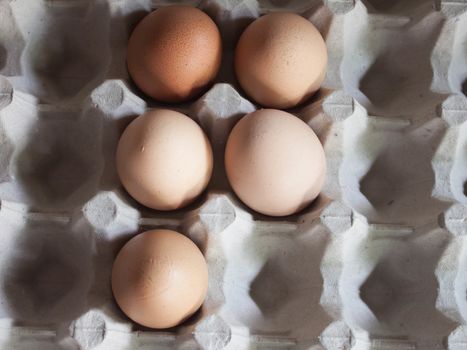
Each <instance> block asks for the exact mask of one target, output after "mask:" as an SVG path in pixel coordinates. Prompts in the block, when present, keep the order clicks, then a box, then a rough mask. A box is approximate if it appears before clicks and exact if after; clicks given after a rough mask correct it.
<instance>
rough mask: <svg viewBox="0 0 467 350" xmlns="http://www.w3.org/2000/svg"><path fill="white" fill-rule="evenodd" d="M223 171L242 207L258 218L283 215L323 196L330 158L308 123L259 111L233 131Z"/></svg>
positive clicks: (264, 110)
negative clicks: (256, 213)
mask: <svg viewBox="0 0 467 350" xmlns="http://www.w3.org/2000/svg"><path fill="white" fill-rule="evenodd" d="M225 170H226V173H227V177H228V179H229V182H230V185H231V186H232V188H233V190H234V192H235V193H236V194H237V196H238V197H239V198H240V199H241V200H242V202H243V203H245V204H246V205H247V206H249V207H250V208H251V209H253V210H255V211H257V212H259V213H263V214H266V215H271V216H285V215H290V214H293V213H296V212H298V211H300V210H301V209H303V208H305V207H306V206H307V205H308V204H310V203H311V202H312V201H313V200H314V199H315V198H316V197H317V196H318V195H319V193H320V191H321V188H322V186H323V183H324V180H325V173H326V158H325V155H324V150H323V147H322V145H321V143H320V141H319V139H318V137H317V136H316V135H315V133H314V132H313V130H312V129H311V128H310V127H309V126H308V125H307V124H306V123H305V122H303V121H302V120H300V119H299V118H297V117H295V116H293V115H291V114H289V113H286V112H283V111H280V110H276V109H261V110H258V111H256V112H253V113H250V114H248V115H246V116H245V117H243V118H242V119H241V120H240V121H239V122H238V123H237V124H236V125H235V127H234V128H233V130H232V132H231V134H230V136H229V138H228V140H227V145H226V149H225Z"/></svg>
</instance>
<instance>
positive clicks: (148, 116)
mask: <svg viewBox="0 0 467 350" xmlns="http://www.w3.org/2000/svg"><path fill="white" fill-rule="evenodd" d="M116 166H117V172H118V175H119V177H120V180H121V182H122V184H123V186H124V187H125V189H126V190H127V191H128V193H129V194H130V195H131V196H132V197H133V198H134V199H135V200H137V201H138V202H140V203H141V204H143V205H145V206H147V207H150V208H153V209H157V210H174V209H179V208H182V207H184V206H186V205H188V204H189V203H191V202H192V201H193V200H194V199H195V198H196V197H197V196H198V195H199V194H200V193H201V192H202V191H203V190H204V189H205V188H206V186H207V185H208V183H209V179H210V177H211V173H212V168H213V155H212V149H211V145H210V143H209V140H208V138H207V137H206V135H205V134H204V132H203V130H202V129H201V128H200V127H199V125H198V124H196V122H194V121H193V120H192V119H190V118H189V117H187V116H186V115H184V114H182V113H179V112H176V111H172V110H168V109H155V110H152V111H149V112H147V113H145V114H143V115H141V116H139V117H137V118H136V119H134V120H133V121H132V122H131V123H130V124H129V125H128V127H127V128H126V129H125V131H124V132H123V134H122V136H121V138H120V140H119V142H118V146H117V155H116Z"/></svg>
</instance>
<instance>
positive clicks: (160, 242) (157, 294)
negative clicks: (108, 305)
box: [112, 230, 208, 328]
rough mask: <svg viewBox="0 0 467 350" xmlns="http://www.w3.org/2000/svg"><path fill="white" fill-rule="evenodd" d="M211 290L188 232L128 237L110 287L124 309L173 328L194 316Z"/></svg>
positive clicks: (152, 325) (138, 318)
mask: <svg viewBox="0 0 467 350" xmlns="http://www.w3.org/2000/svg"><path fill="white" fill-rule="evenodd" d="M207 288H208V269H207V265H206V261H205V259H204V256H203V254H202V253H201V251H200V250H199V249H198V247H197V246H196V245H195V244H194V243H193V242H192V241H191V240H190V239H189V238H187V237H185V236H184V235H182V234H180V233H178V232H175V231H171V230H152V231H147V232H144V233H141V234H139V235H137V236H135V237H133V238H132V239H131V240H130V241H128V242H127V243H126V244H125V245H124V246H123V248H122V249H121V250H120V252H119V253H118V255H117V258H116V259H115V262H114V264H113V268H112V291H113V294H114V297H115V300H116V301H117V304H118V305H119V306H120V308H121V309H122V311H123V312H124V313H125V314H126V315H127V316H128V317H129V318H131V319H132V320H133V321H135V322H136V323H139V324H141V325H143V326H146V327H150V328H169V327H174V326H176V325H178V324H180V323H181V322H183V321H184V320H186V319H187V318H189V317H190V316H191V315H193V314H194V313H195V312H196V311H197V310H198V309H199V307H200V306H201V304H202V303H203V301H204V299H205V297H206V293H207Z"/></svg>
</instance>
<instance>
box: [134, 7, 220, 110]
mask: <svg viewBox="0 0 467 350" xmlns="http://www.w3.org/2000/svg"><path fill="white" fill-rule="evenodd" d="M221 56H222V42H221V36H220V33H219V30H218V28H217V26H216V24H215V23H214V22H213V21H212V20H211V18H210V17H209V16H208V15H207V14H205V13H204V12H203V11H201V10H199V9H197V8H194V7H189V6H168V7H162V8H159V9H157V10H155V11H153V12H151V13H150V14H149V15H147V16H146V17H145V18H143V20H142V21H141V22H140V23H139V24H138V25H137V26H136V28H135V30H134V31H133V33H132V35H131V37H130V40H129V43H128V52H127V65H128V71H129V73H130V76H131V77H132V79H133V80H134V82H135V83H136V85H138V87H139V88H140V89H141V90H142V91H143V92H144V93H146V94H147V95H149V96H151V97H153V98H155V99H157V100H160V101H163V102H181V101H185V100H188V99H191V98H193V97H194V96H197V95H198V94H200V93H201V92H202V91H203V90H204V89H205V88H206V87H207V85H209V84H210V83H211V82H212V81H213V80H214V78H215V77H216V75H217V72H218V70H219V67H220V63H221Z"/></svg>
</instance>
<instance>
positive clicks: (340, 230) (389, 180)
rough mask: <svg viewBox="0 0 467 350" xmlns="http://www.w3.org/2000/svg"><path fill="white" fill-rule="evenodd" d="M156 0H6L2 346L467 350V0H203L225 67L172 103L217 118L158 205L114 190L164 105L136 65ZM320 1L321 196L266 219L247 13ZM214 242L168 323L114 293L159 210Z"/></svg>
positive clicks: (312, 115)
mask: <svg viewBox="0 0 467 350" xmlns="http://www.w3.org/2000/svg"><path fill="white" fill-rule="evenodd" d="M171 3H172V2H170V1H149V0H138V1H133V0H107V1H99V0H98V1H90V0H49V1H47V0H16V1H15V0H12V1H10V0H0V75H1V76H0V143H1V147H0V165H1V166H0V199H1V208H0V227H1V232H2V238H1V239H0V247H1V254H0V283H1V284H0V286H1V287H0V301H1V302H0V344H2V348H4V349H21V350H22V349H39V350H42V349H43V350H50V349H53V350H55V349H66V350H68V349H96V350H103V349H112V350H120V349H122V350H123V349H125V350H129V349H182V350H183V349H212V350H217V349H235V350H237V349H239V350H241V349H307V350H322V349H328V350H339V349H353V350H364V349H365V350H366V349H375V350H376V349H378V350H382V349H391V350H393V349H395V350H405V349H428V350H431V349H434V350H435V349H436V350H438V349H448V350H461V349H467V345H466V344H467V342H466V339H467V300H466V298H465V295H466V290H467V277H466V276H467V274H466V272H467V271H466V270H467V253H466V250H467V248H466V247H467V245H466V244H467V243H465V242H464V240H465V238H464V237H465V235H466V234H467V122H466V120H467V98H466V94H467V49H466V48H467V11H466V10H467V2H466V1H465V0H457V1H456V0H450V1H443V0H434V1H430V0H411V1H402V0H400V1H389V0H387V1H385V0H371V1H370V0H365V1H363V0H362V1H360V0H355V1H354V0H323V1H316V0H308V1H298V0H264V1H253V0H222V1H221V0H219V1H213V0H202V1H181V2H177V3H184V4H189V5H192V6H198V7H200V8H202V9H203V10H205V11H206V12H207V13H208V14H209V15H210V16H211V17H212V18H213V19H214V20H215V21H216V22H217V23H218V25H219V27H220V30H221V33H222V36H223V38H224V46H225V54H224V58H223V64H222V67H221V71H220V73H219V77H218V79H217V81H216V83H215V84H214V85H213V86H212V87H211V88H210V89H209V90H208V91H207V92H206V93H205V94H204V95H203V96H201V97H200V98H198V99H197V100H196V101H192V102H189V103H185V104H180V105H170V106H168V107H169V108H174V109H177V110H179V111H181V112H183V113H186V114H188V115H190V116H191V117H192V118H194V119H195V120H196V121H197V122H199V124H200V125H201V126H202V127H203V129H204V130H205V131H206V133H207V134H208V136H209V138H210V140H211V142H212V145H213V150H214V157H215V167H214V174H213V178H212V181H211V183H210V185H209V187H208V190H207V191H206V193H205V194H203V195H202V196H201V198H199V199H198V200H197V201H196V202H195V203H193V204H192V205H190V206H189V207H188V208H186V209H184V210H179V211H175V212H170V213H162V212H157V211H153V210H149V209H147V208H144V207H142V206H140V205H139V204H138V203H136V202H135V201H134V200H132V199H131V198H130V197H129V196H128V195H127V194H126V193H125V191H124V190H123V189H122V188H121V185H120V182H119V180H118V177H117V175H116V170H115V163H114V154H115V148H116V144H117V142H118V138H119V135H120V134H121V132H122V130H123V129H124V128H125V126H126V125H127V124H128V123H129V121H130V120H132V118H134V117H135V116H136V115H139V114H141V113H143V112H144V111H146V110H148V109H151V108H155V107H159V106H161V105H160V104H158V103H156V102H155V101H153V100H151V99H148V98H147V97H145V96H144V95H143V94H141V93H140V92H139V91H138V89H137V88H136V87H135V86H134V85H133V84H132V83H131V81H130V79H129V77H128V74H127V71H126V68H125V51H126V44H127V41H128V37H129V34H130V33H131V30H132V28H133V27H134V26H135V24H136V23H137V22H138V21H139V20H140V19H141V18H142V17H143V16H144V15H145V14H146V13H147V12H148V11H150V10H152V9H154V8H157V7H159V6H164V5H167V4H171ZM283 10H286V11H293V12H296V13H299V14H301V15H303V16H305V17H306V18H309V19H310V20H311V21H312V22H313V23H314V24H315V25H316V27H317V28H318V29H319V30H320V31H321V33H322V34H323V36H324V37H325V39H326V43H327V46H328V53H329V65H328V70H327V77H326V80H325V82H324V84H323V89H321V91H320V92H319V93H318V94H317V95H316V96H315V97H313V98H312V99H311V100H310V101H309V102H307V103H305V104H304V105H303V106H300V107H297V108H294V109H292V110H290V112H291V113H293V114H295V115H296V116H297V117H300V118H302V119H303V120H304V121H305V122H307V123H308V124H309V125H310V127H311V128H313V130H314V131H315V132H316V133H317V135H318V137H319V138H320V140H321V141H322V143H323V145H324V149H325V152H326V158H327V163H328V176H327V179H326V183H325V186H324V190H323V194H322V196H320V198H319V199H318V200H317V201H316V202H315V203H313V204H312V205H311V206H310V207H308V208H307V209H305V210H304V211H302V212H301V213H299V214H297V215H293V216H290V217H286V218H270V217H266V216H262V215H258V214H256V213H254V212H252V211H251V210H249V209H248V208H247V207H245V206H244V205H243V204H242V203H241V202H239V201H238V199H237V198H236V197H235V195H234V194H233V193H232V192H231V190H230V189H229V186H228V183H227V181H226V176H225V172H224V169H223V148H224V145H225V142H226V138H227V136H228V134H229V131H230V129H231V128H232V126H233V125H234V124H235V123H236V121H238V120H239V118H241V117H242V116H243V115H245V114H246V113H249V112H252V111H254V110H256V109H258V108H259V106H257V105H255V104H254V103H253V102H251V101H249V100H248V99H247V97H246V96H245V95H244V94H243V93H242V91H241V89H240V88H239V87H238V85H237V84H236V82H235V77H234V73H233V69H232V62H233V48H234V47H235V41H236V38H237V37H238V35H239V33H241V31H242V29H243V28H244V27H245V26H246V25H247V24H248V23H249V22H251V21H252V20H253V19H254V18H256V17H258V16H260V15H261V14H264V13H268V12H271V11H283ZM158 227H163V228H171V229H175V230H178V231H180V232H183V233H184V234H186V235H188V236H189V237H190V238H191V239H192V240H193V241H194V242H195V243H196V244H197V245H198V246H199V247H200V248H201V250H202V251H203V253H204V254H205V257H206V260H207V263H208V268H209V289H208V295H207V299H206V302H205V304H204V305H203V307H202V309H201V310H200V311H199V312H198V313H197V314H195V315H194V316H193V317H192V318H191V319H190V320H188V321H187V322H186V323H184V324H183V325H181V326H179V327H175V328H173V329H169V330H163V331H156V330H151V329H147V328H144V327H141V326H138V325H137V324H135V323H132V322H131V321H130V320H129V319H128V318H127V317H126V316H125V315H123V313H122V312H121V311H120V310H119V309H118V307H117V305H116V303H115V302H114V301H113V298H112V293H111V290H110V281H109V277H110V271H111V266H112V262H113V259H114V257H115V255H116V253H117V252H118V249H119V248H120V247H121V246H122V245H123V243H124V242H126V241H127V240H128V239H129V238H130V237H132V236H133V235H135V234H136V233H138V232H142V231H144V230H147V229H151V228H158Z"/></svg>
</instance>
